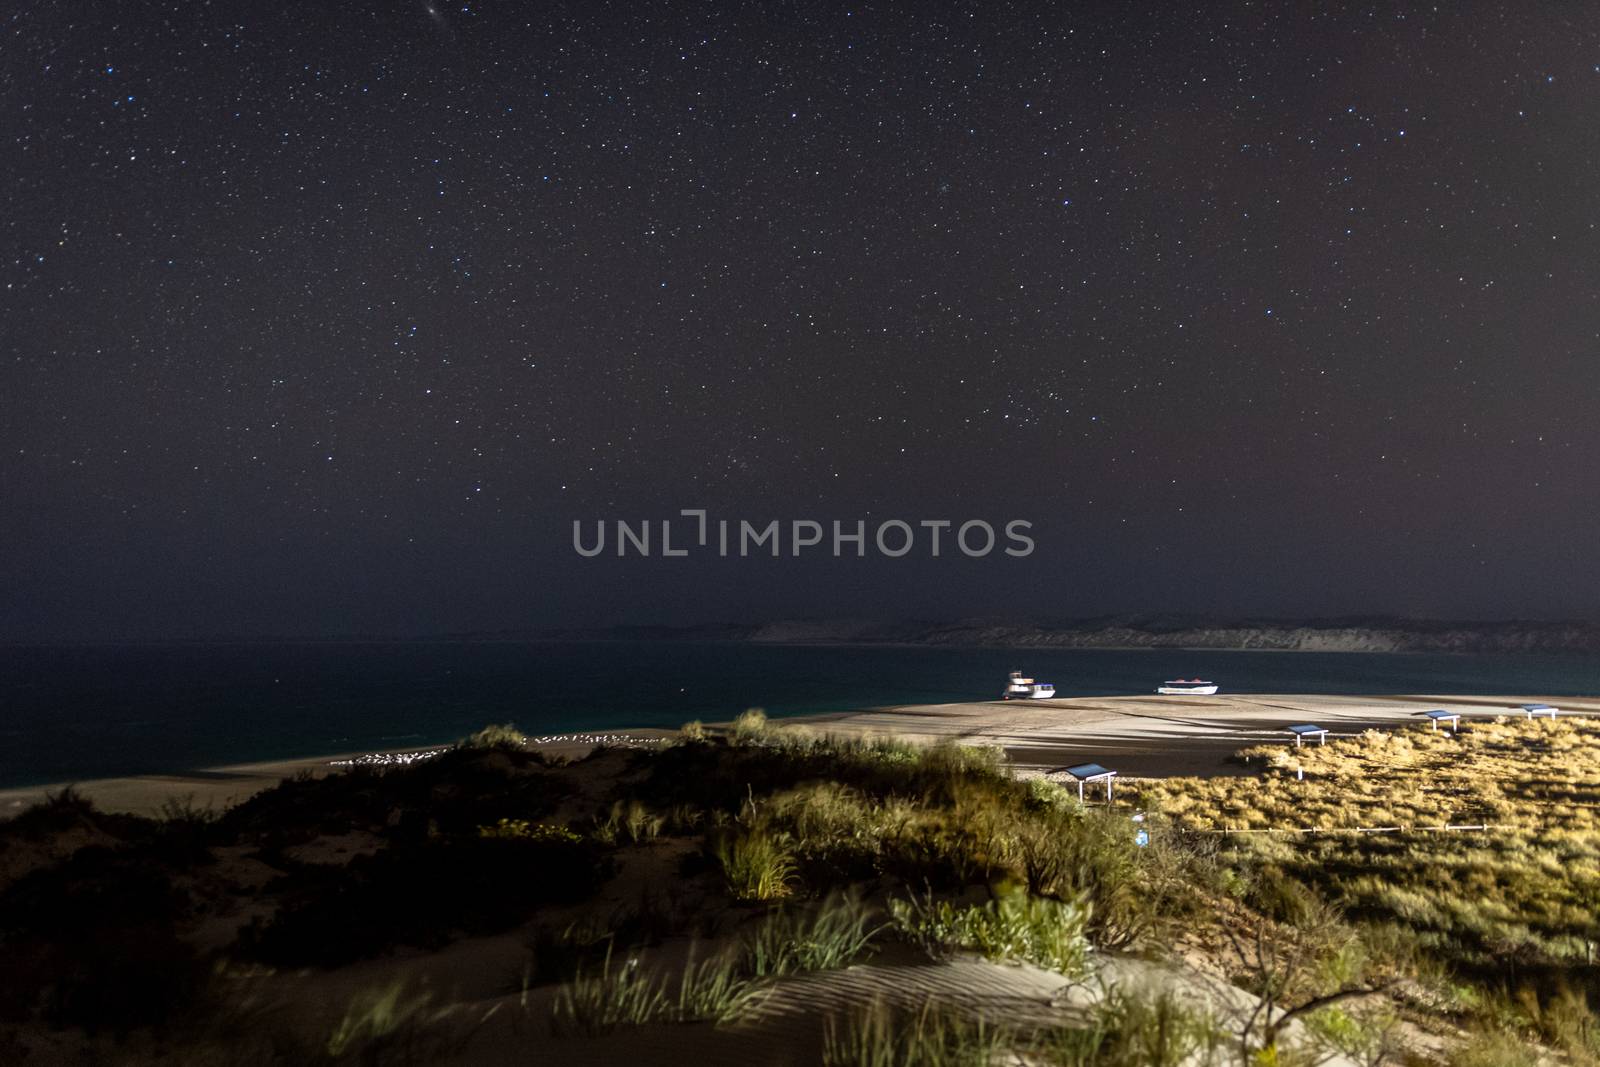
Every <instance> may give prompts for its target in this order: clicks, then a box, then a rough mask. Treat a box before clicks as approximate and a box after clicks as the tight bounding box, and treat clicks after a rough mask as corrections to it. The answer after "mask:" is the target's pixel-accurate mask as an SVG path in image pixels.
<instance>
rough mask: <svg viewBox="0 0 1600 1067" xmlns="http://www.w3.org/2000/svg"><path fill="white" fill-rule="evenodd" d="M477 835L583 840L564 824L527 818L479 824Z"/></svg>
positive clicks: (545, 839) (570, 842)
mask: <svg viewBox="0 0 1600 1067" xmlns="http://www.w3.org/2000/svg"><path fill="white" fill-rule="evenodd" d="M478 836H479V837H492V838H501V839H511V840H518V841H547V842H550V841H553V842H557V843H565V844H574V845H575V844H577V843H578V842H580V841H582V840H583V838H581V837H579V836H578V835H577V834H575V833H573V832H572V831H571V830H569V829H567V828H566V827H565V826H556V825H554V824H552V823H547V822H529V821H528V820H527V819H501V820H500V821H499V822H497V823H495V824H494V825H493V826H480V827H478Z"/></svg>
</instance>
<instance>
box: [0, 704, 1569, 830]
mask: <svg viewBox="0 0 1600 1067" xmlns="http://www.w3.org/2000/svg"><path fill="white" fill-rule="evenodd" d="M1538 702H1548V703H1551V704H1554V705H1556V706H1557V707H1559V708H1561V709H1562V711H1563V713H1570V714H1580V715H1596V714H1600V698H1581V697H1551V696H1512V697H1499V696H1494V697H1488V696H1464V695H1454V696H1440V695H1426V694H1419V695H1405V696H1388V697H1374V696H1359V697H1356V696H1328V695H1320V694H1248V695H1238V696H1228V695H1223V696H1214V697H1163V696H1154V695H1152V696H1132V697H1129V696H1117V697H1069V698H1062V699H1059V700H1027V701H999V700H994V701H981V702H974V703H964V704H922V705H905V706H898V707H883V708H868V709H864V710H861V711H850V712H840V713H836V714H829V715H812V716H803V717H800V718H794V719H785V720H782V721H783V722H785V723H803V724H806V725H809V726H811V727H812V728H814V729H817V730H822V731H830V732H838V733H846V734H882V735H889V736H895V737H905V738H909V739H915V740H927V741H932V740H938V739H941V738H954V739H956V740H959V741H962V742H964V743H967V744H987V745H998V746H1000V747H1002V748H1004V749H1005V750H1006V752H1007V753H1008V754H1009V755H1010V757H1011V759H1012V761H1013V762H1014V763H1015V764H1016V766H1017V767H1018V768H1019V769H1020V770H1022V771H1023V772H1025V773H1040V772H1048V771H1051V770H1059V769H1060V768H1062V767H1065V766H1066V765H1068V764H1072V763H1084V762H1090V761H1093V762H1097V763H1102V764H1105V765H1106V766H1108V767H1112V768H1114V769H1116V770H1117V771H1118V772H1119V773H1120V774H1122V775H1125V776H1127V777H1170V776H1175V775H1215V774H1239V773H1245V772H1246V770H1247V768H1245V767H1243V766H1241V765H1239V764H1236V763H1232V762H1230V761H1229V759H1228V757H1229V756H1230V755H1231V754H1232V753H1234V752H1236V751H1237V750H1239V749H1240V748H1244V747H1247V746H1249V745H1255V744H1260V743H1262V742H1266V741H1284V742H1287V741H1288V740H1289V738H1288V735H1287V734H1286V733H1285V732H1284V731H1285V729H1286V728H1287V727H1289V726H1291V725H1294V724H1296V723H1316V724H1317V725H1320V726H1325V727H1327V728H1328V730H1329V736H1330V737H1342V736H1350V735H1353V734H1359V733H1361V731H1363V730H1366V729H1373V728H1376V729H1393V728H1395V727H1396V726H1401V725H1425V724H1426V723H1427V719H1426V718H1425V717H1424V713H1425V712H1426V711H1428V710H1429V709H1432V708H1446V709H1449V710H1451V711H1458V712H1460V713H1461V715H1462V721H1463V722H1470V721H1471V720H1472V719H1473V718H1474V717H1480V716H1493V715H1496V714H1505V715H1511V714H1520V712H1518V711H1517V710H1516V709H1517V706H1518V705H1519V704H1527V703H1538ZM618 718H619V719H622V718H624V716H623V715H622V714H619V715H618ZM670 734H671V731H665V730H650V729H641V730H625V729H618V730H616V731H613V732H610V733H606V734H577V735H562V736H560V737H558V738H553V739H550V740H542V739H536V740H538V743H539V746H540V747H541V748H544V749H545V750H547V751H550V752H552V753H557V754H561V755H567V756H578V755H582V754H583V753H585V752H587V751H588V750H589V749H590V748H591V747H592V746H593V742H594V740H595V739H606V740H612V741H614V740H618V739H622V738H629V739H633V740H634V741H636V742H641V743H646V744H657V743H660V741H661V739H662V738H664V737H667V736H670ZM417 751H419V750H416V749H406V750H396V751H395V752H392V753H387V754H385V755H386V756H388V757H390V758H393V757H396V756H401V757H403V756H404V755H406V754H407V753H412V752H417ZM361 755H363V754H360V753H345V754H341V755H324V756H312V757H306V758H302V759H292V760H276V761H271V762H265V763H248V764H239V765H235V766H229V767H217V768H213V769H209V770H198V771H188V772H182V773H174V774H162V775H143V776H139V777H130V778H104V779H99V780H95V781H88V782H82V783H77V785H78V788H79V789H80V790H81V791H82V792H83V793H85V794H86V795H88V796H90V797H91V798H93V799H94V801H95V803H97V804H98V805H99V806H100V807H101V808H102V809H105V810H109V811H130V812H135V813H138V814H145V815H154V814H158V813H159V812H160V810H161V807H162V805H163V804H165V803H167V802H168V801H174V800H192V801H193V802H194V803H196V804H198V805H200V806H201V807H205V806H207V805H210V806H213V807H217V808H224V807H227V806H229V805H231V804H236V803H238V802H239V801H241V800H244V799H246V798H247V797H249V796H251V795H253V794H255V793H257V792H259V791H260V790H262V789H266V788H268V787H270V786H273V785H276V784H277V783H278V782H279V781H280V780H282V779H284V778H288V777H293V776H294V775H296V774H300V773H304V772H311V773H325V772H328V771H332V770H338V769H340V768H341V767H342V766H345V765H347V764H342V763H340V762H339V761H344V760H350V759H353V758H356V757H358V756H361ZM63 784H65V783H57V784H54V785H48V786H30V787H26V788H21V789H9V790H0V817H4V816H6V815H10V814H14V813H15V812H17V811H20V810H22V808H24V807H25V806H27V805H28V804H31V803H33V802H35V801H37V800H39V799H42V798H43V796H44V795H45V793H46V792H50V791H54V790H57V789H60V788H61V786H62V785H63Z"/></svg>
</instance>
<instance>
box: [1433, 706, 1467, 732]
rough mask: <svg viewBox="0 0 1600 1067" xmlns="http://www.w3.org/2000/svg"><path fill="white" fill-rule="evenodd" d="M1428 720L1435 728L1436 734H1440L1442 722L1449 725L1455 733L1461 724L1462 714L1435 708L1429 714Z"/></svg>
mask: <svg viewBox="0 0 1600 1067" xmlns="http://www.w3.org/2000/svg"><path fill="white" fill-rule="evenodd" d="M1428 719H1429V720H1430V721H1429V723H1428V725H1429V726H1431V727H1432V728H1433V732H1434V733H1438V732H1439V724H1440V723H1442V722H1447V723H1449V724H1450V732H1451V733H1455V732H1456V727H1457V726H1459V725H1460V724H1461V713H1460V712H1459V711H1445V710H1444V709H1443V708H1435V709H1433V710H1432V711H1430V712H1428Z"/></svg>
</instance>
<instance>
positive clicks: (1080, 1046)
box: [1029, 986, 1240, 1067]
mask: <svg viewBox="0 0 1600 1067" xmlns="http://www.w3.org/2000/svg"><path fill="white" fill-rule="evenodd" d="M1029 1052H1030V1053H1031V1054H1032V1056H1031V1058H1032V1060H1033V1061H1034V1062H1038V1063H1042V1064H1049V1065H1050V1067H1222V1065H1223V1064H1233V1063H1237V1062H1239V1059H1240V1057H1239V1045H1238V1044H1237V1042H1233V1041H1231V1040H1230V1039H1229V1035H1228V1033H1227V1031H1226V1028H1225V1027H1224V1026H1223V1025H1222V1023H1221V1022H1220V1021H1219V1020H1218V1018H1217V1016H1216V1014H1215V1013H1214V1012H1213V1011H1211V1010H1210V1009H1209V1008H1207V1007H1204V1006H1202V1005H1200V1004H1198V1003H1195V1002H1192V1001H1189V1000H1185V999H1184V998H1183V997H1182V996H1181V995H1179V994H1178V993H1177V992H1176V991H1175V990H1174V989H1172V988H1171V987H1160V988H1156V989H1142V988H1133V989H1128V988H1124V987H1122V986H1111V987H1109V988H1105V989H1101V990H1100V991H1099V996H1098V997H1097V999H1096V1000H1095V1001H1094V1002H1093V1004H1092V1005H1091V1006H1090V1007H1089V1008H1088V1009H1087V1011H1086V1012H1085V1013H1084V1018H1083V1020H1082V1021H1081V1023H1079V1024H1077V1025H1073V1026H1066V1027H1058V1028H1054V1029H1047V1030H1042V1031H1038V1032H1036V1033H1034V1034H1033V1035H1032V1039H1031V1041H1030V1042H1029Z"/></svg>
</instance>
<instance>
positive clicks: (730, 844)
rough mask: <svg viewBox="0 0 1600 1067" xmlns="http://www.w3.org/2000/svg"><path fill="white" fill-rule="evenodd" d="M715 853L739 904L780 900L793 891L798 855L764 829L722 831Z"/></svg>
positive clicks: (714, 845) (717, 836) (715, 842)
mask: <svg viewBox="0 0 1600 1067" xmlns="http://www.w3.org/2000/svg"><path fill="white" fill-rule="evenodd" d="M711 847H712V852H713V855H715V856H716V859H717V863H718V864H719V865H720V867H721V869H722V876H723V880H724V882H725V883H726V885H727V888H728V893H729V894H730V895H731V896H732V897H733V899H735V900H746V901H762V900H779V899H782V898H783V897H786V896H788V895H789V894H790V893H791V892H792V890H793V882H794V873H795V866H794V854H793V852H792V850H791V848H790V845H789V840H788V838H787V837H786V836H785V835H783V834H782V833H779V832H775V831H773V830H771V829H768V828H767V827H764V826H753V827H749V828H738V829H732V830H724V831H719V832H717V833H716V834H715V835H714V836H713V840H712V846H711Z"/></svg>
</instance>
